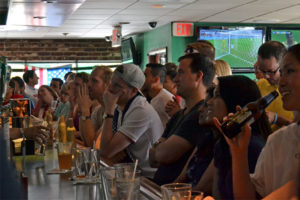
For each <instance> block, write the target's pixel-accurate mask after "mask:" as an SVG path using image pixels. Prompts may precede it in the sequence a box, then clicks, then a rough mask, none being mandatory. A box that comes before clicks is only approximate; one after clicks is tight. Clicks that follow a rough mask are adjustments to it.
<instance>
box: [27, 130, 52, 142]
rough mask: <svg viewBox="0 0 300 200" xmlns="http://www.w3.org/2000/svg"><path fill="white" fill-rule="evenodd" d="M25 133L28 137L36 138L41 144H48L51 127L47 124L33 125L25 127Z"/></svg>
mask: <svg viewBox="0 0 300 200" xmlns="http://www.w3.org/2000/svg"><path fill="white" fill-rule="evenodd" d="M24 135H25V137H26V138H27V139H31V140H35V141H36V142H38V143H40V144H46V142H47V140H48V139H49V138H50V129H49V128H48V127H45V126H33V127H30V128H24Z"/></svg>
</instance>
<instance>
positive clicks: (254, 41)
mask: <svg viewBox="0 0 300 200" xmlns="http://www.w3.org/2000/svg"><path fill="white" fill-rule="evenodd" d="M264 37H265V34H264V30H263V29H262V28H259V29H258V28H254V27H234V28H231V27H219V28H201V27H200V28H199V29H198V39H200V40H208V41H210V42H211V43H212V44H213V45H214V46H215V48H216V60H217V59H222V60H225V61H227V62H228V63H229V64H230V66H231V67H232V68H252V67H253V64H254V63H255V62H256V59H257V51H258V48H259V46H260V45H261V44H262V43H263V42H264V39H265V38H264Z"/></svg>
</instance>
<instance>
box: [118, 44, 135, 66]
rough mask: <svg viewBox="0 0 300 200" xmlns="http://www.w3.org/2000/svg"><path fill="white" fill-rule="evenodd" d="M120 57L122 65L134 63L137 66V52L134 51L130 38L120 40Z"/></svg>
mask: <svg viewBox="0 0 300 200" xmlns="http://www.w3.org/2000/svg"><path fill="white" fill-rule="evenodd" d="M121 56H122V62H123V63H134V64H138V63H137V62H138V61H137V52H136V50H135V45H134V42H133V39H132V38H128V39H125V40H122V43H121Z"/></svg>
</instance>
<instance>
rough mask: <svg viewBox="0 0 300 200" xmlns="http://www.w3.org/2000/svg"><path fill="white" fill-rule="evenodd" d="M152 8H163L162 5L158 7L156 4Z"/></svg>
mask: <svg viewBox="0 0 300 200" xmlns="http://www.w3.org/2000/svg"><path fill="white" fill-rule="evenodd" d="M152 7H153V8H163V7H164V5H158V4H157V5H152Z"/></svg>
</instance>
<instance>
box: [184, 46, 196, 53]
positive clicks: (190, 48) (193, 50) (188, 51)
mask: <svg viewBox="0 0 300 200" xmlns="http://www.w3.org/2000/svg"><path fill="white" fill-rule="evenodd" d="M184 53H199V51H198V50H197V49H194V48H192V47H188V48H186V50H185V51H184Z"/></svg>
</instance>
